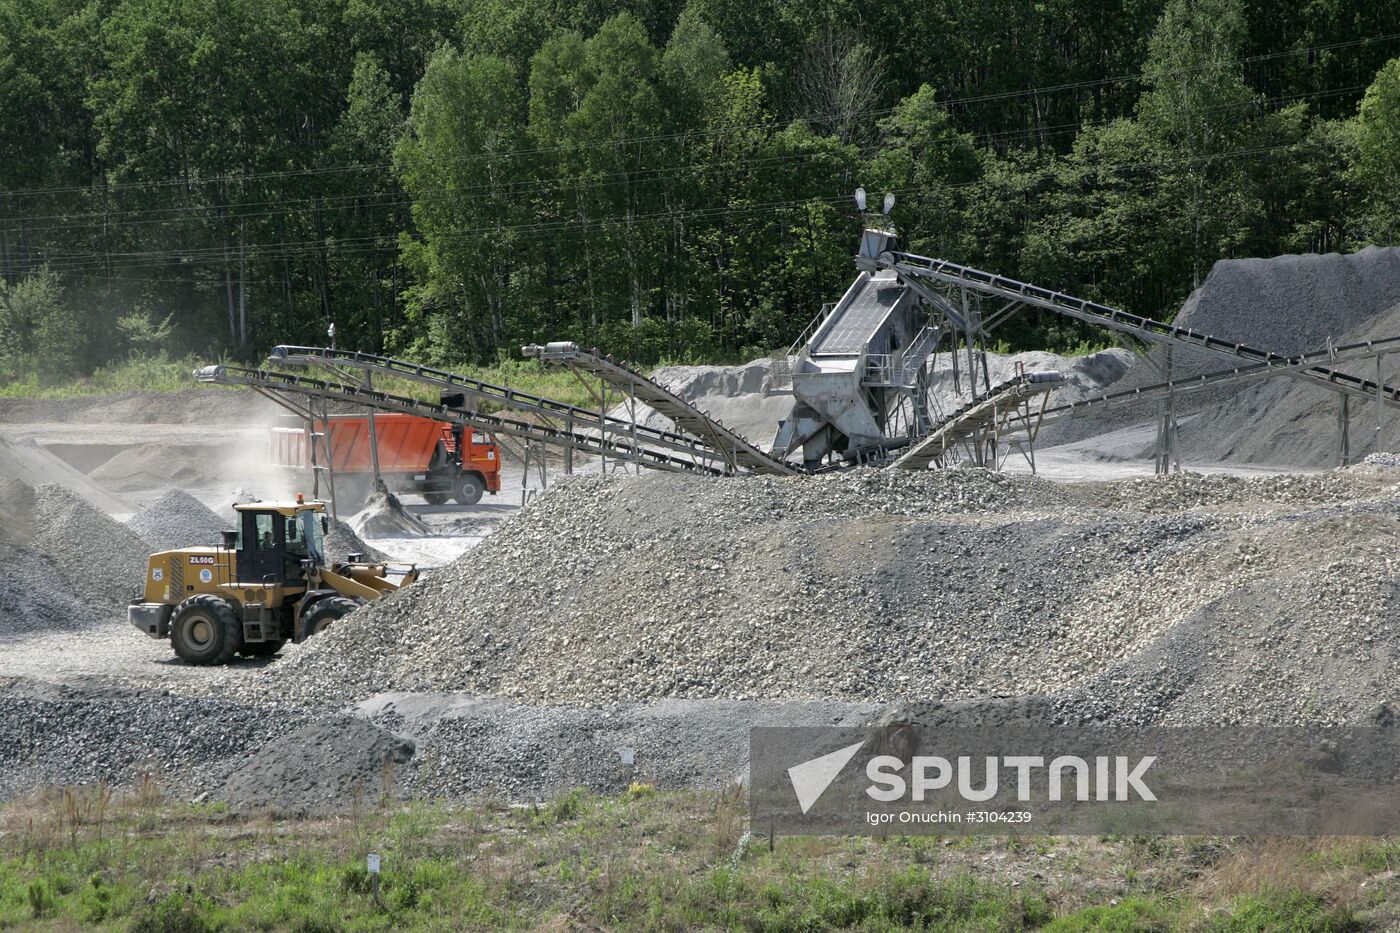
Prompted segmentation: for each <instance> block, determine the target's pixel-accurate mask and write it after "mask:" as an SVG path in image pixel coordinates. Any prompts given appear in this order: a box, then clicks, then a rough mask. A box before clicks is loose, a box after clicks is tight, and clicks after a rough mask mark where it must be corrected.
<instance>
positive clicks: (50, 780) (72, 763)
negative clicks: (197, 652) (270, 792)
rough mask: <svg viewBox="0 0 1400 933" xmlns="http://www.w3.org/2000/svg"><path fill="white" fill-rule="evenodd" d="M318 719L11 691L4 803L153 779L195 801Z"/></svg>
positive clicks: (81, 693) (138, 696)
mask: <svg viewBox="0 0 1400 933" xmlns="http://www.w3.org/2000/svg"><path fill="white" fill-rule="evenodd" d="M308 718H309V717H308V716H307V715H306V714H305V713H300V712H298V711H296V710H282V711H279V712H278V713H277V714H276V715H270V713H269V710H267V709H266V708H261V707H259V706H255V705H252V704H243V703H234V702H229V701H226V700H218V699H198V698H192V697H176V696H170V695H168V694H162V693H158V692H154V691H145V692H136V691H129V690H114V689H104V690H88V689H75V688H69V687H58V686H54V685H50V684H40V683H37V682H33V681H14V682H10V683H8V684H5V685H4V686H3V689H0V796H10V795H11V794H13V793H15V792H17V791H20V790H24V789H28V788H31V787H38V786H44V785H63V784H80V783H89V784H91V783H96V782H98V781H104V780H105V781H108V782H109V783H129V782H131V781H134V780H136V779H138V777H139V775H140V774H141V773H142V772H143V771H144V772H147V773H150V774H151V775H152V776H153V777H155V778H157V779H159V780H161V781H162V782H163V783H165V784H166V785H167V786H168V787H171V788H174V790H172V793H175V794H177V795H179V796H182V797H184V798H185V799H190V798H192V797H195V796H197V795H198V794H199V793H201V792H203V791H205V790H208V789H210V788H211V787H215V786H217V785H218V783H219V782H220V781H221V780H222V779H223V776H224V775H225V774H227V772H228V771H229V770H230V769H231V768H232V767H233V766H234V762H236V761H238V760H240V759H242V758H243V757H245V756H246V755H247V754H249V753H250V752H251V751H253V750H254V749H257V748H259V747H261V746H262V745H263V744H264V743H266V742H267V741H268V740H269V739H271V738H272V737H274V736H280V735H285V734H286V733H287V732H288V731H289V730H294V729H296V728H297V726H299V725H300V724H301V723H302V722H304V721H306V720H307V719H308Z"/></svg>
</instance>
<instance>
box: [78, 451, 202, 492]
mask: <svg viewBox="0 0 1400 933" xmlns="http://www.w3.org/2000/svg"><path fill="white" fill-rule="evenodd" d="M228 459H229V455H228V452H227V451H224V450H221V449H220V448H218V447H204V446H180V445H172V444H140V445H137V446H135V447H128V448H127V449H126V450H123V451H121V452H120V453H118V454H117V455H115V456H114V457H112V458H111V459H110V460H108V461H106V462H105V463H103V464H102V465H101V466H99V467H97V468H95V469H94V470H93V471H92V472H90V473H89V474H88V477H89V478H90V479H93V480H96V481H97V482H99V483H101V484H102V485H103V486H105V487H107V488H108V489H115V490H117V491H119V492H131V491H133V490H143V489H159V488H160V487H162V486H180V487H192V486H209V485H213V484H216V483H217V482H218V481H219V479H220V478H221V475H222V470H221V466H222V465H224V464H226V463H227V462H228Z"/></svg>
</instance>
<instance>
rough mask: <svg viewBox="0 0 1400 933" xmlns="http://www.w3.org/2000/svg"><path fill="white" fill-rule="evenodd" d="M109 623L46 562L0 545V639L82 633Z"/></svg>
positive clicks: (32, 554)
mask: <svg viewBox="0 0 1400 933" xmlns="http://www.w3.org/2000/svg"><path fill="white" fill-rule="evenodd" d="M110 619H111V616H110V615H104V613H103V612H102V610H100V609H98V608H97V607H94V606H93V605H92V604H91V603H88V602H85V601H84V600H82V599H80V598H79V597H78V596H77V594H76V593H74V591H73V588H72V587H71V586H69V585H68V583H67V582H65V581H64V579H63V577H62V575H61V574H60V573H59V572H58V568H57V567H55V566H54V565H53V564H52V563H51V562H50V561H49V560H48V559H47V558H44V557H41V556H39V555H38V554H35V553H34V552H33V551H30V550H28V549H26V548H20V547H13V546H11V545H7V544H3V543H0V637H4V636H12V637H28V636H31V635H38V634H42V633H45V632H54V631H64V630H71V629H80V628H86V627H87V626H90V625H94V624H97V623H99V622H101V621H104V620H108V621H110Z"/></svg>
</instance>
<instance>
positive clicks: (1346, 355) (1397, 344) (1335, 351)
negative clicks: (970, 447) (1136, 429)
mask: <svg viewBox="0 0 1400 933" xmlns="http://www.w3.org/2000/svg"><path fill="white" fill-rule="evenodd" d="M1383 353H1400V337H1386V338H1383V339H1381V340H1366V341H1363V342H1360V343H1353V344H1346V345H1345V346H1340V347H1334V348H1332V349H1329V350H1317V351H1315V352H1313V353H1304V354H1302V355H1300V356H1296V357H1292V358H1289V359H1278V360H1275V361H1272V362H1268V363H1255V364H1253V365H1251V366H1240V367H1236V368H1234V369H1223V370H1218V371H1216V372H1213V373H1206V374H1204V375H1201V376H1190V377H1187V378H1185V379H1173V380H1170V381H1167V382H1158V383H1154V384H1153V385H1148V386H1142V387H1141V388H1137V389H1124V390H1122V391H1119V392H1107V393H1105V394H1103V395H1095V396H1091V397H1089V398H1084V399H1080V400H1078V401H1075V402H1066V403H1065V404H1063V405H1056V406H1054V407H1053V408H1047V409H1045V410H1044V411H1043V412H1038V413H1036V414H1034V415H1031V416H1029V417H1030V419H1031V420H1034V421H1035V422H1036V423H1037V424H1038V425H1039V424H1049V423H1050V422H1052V421H1057V420H1060V419H1062V418H1070V417H1073V416H1075V415H1080V414H1083V413H1084V412H1086V411H1089V410H1091V409H1101V408H1113V407H1117V406H1121V405H1131V404H1135V403H1138V402H1157V401H1162V400H1163V399H1165V398H1167V396H1169V395H1187V394H1190V393H1192V392H1199V391H1201V390H1203V389H1209V388H1211V387H1213V386H1218V385H1233V384H1245V383H1249V382H1257V381H1259V380H1261V379H1267V378H1269V377H1270V376H1276V375H1280V374H1282V373H1283V372H1285V371H1287V370H1290V369H1292V370H1297V369H1305V368H1307V367H1310V366H1313V365H1314V364H1315V363H1316V362H1318V361H1324V362H1329V363H1345V362H1350V361H1355V360H1364V359H1373V358H1375V357H1377V356H1380V355H1381V354H1383ZM1368 385H1370V386H1372V390H1371V393H1370V394H1369V395H1368V396H1367V397H1368V398H1369V399H1370V400H1371V401H1377V400H1379V401H1382V402H1383V403H1388V404H1391V405H1394V404H1396V403H1397V402H1400V389H1396V388H1393V387H1391V386H1387V385H1377V384H1376V383H1374V382H1371V383H1368ZM1378 393H1379V394H1378ZM1024 420H1025V419H1022V418H1017V419H1013V421H1012V424H1015V425H1017V426H1019V425H1020V423H1021V422H1022V421H1024Z"/></svg>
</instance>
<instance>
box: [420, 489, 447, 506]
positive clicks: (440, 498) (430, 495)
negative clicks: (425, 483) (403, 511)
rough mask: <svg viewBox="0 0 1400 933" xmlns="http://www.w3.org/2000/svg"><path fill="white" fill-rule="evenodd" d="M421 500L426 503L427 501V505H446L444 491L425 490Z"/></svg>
mask: <svg viewBox="0 0 1400 933" xmlns="http://www.w3.org/2000/svg"><path fill="white" fill-rule="evenodd" d="M423 501H424V502H426V503H428V504H429V505H446V504H447V493H445V492H425V493H423Z"/></svg>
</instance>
